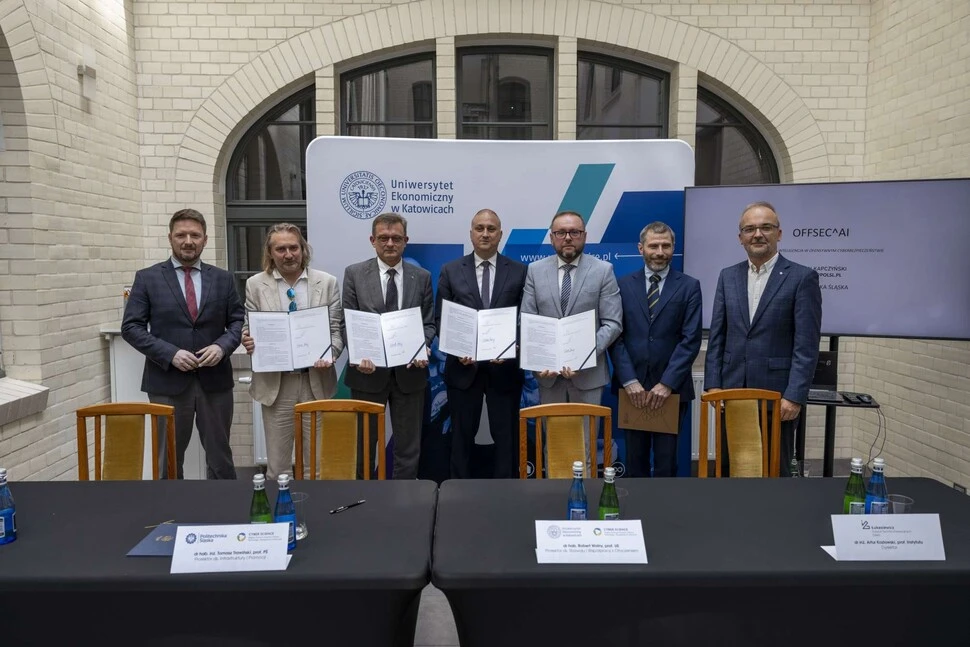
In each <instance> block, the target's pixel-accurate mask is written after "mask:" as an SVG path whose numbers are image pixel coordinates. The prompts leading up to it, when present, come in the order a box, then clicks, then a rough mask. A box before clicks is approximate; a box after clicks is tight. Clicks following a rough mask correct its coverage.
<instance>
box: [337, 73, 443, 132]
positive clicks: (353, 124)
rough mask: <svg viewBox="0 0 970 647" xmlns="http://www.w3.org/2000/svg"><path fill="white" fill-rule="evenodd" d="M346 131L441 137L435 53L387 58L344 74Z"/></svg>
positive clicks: (343, 108) (344, 125)
mask: <svg viewBox="0 0 970 647" xmlns="http://www.w3.org/2000/svg"><path fill="white" fill-rule="evenodd" d="M340 90H341V126H340V133H341V134H342V135H351V136H361V137H423V138H431V137H434V136H435V97H434V55H433V54H421V55H419V56H410V57H407V58H399V59H394V60H392V61H384V62H382V63H379V64H377V65H369V66H367V67H363V68H360V69H357V70H353V71H350V72H347V73H345V74H343V75H341V77H340Z"/></svg>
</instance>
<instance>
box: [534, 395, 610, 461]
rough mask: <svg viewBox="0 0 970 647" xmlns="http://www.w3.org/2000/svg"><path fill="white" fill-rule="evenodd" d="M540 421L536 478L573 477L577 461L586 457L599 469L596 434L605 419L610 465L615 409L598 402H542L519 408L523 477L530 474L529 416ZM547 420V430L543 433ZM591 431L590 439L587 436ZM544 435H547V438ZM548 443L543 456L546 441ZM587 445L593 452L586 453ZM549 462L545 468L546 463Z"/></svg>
mask: <svg viewBox="0 0 970 647" xmlns="http://www.w3.org/2000/svg"><path fill="white" fill-rule="evenodd" d="M530 419H532V420H535V425H536V478H572V477H573V462H574V461H578V460H583V461H584V462H585V463H588V464H589V465H590V466H591V467H592V470H593V472H594V473H593V474H592V475H590V476H595V475H596V474H595V472H596V436H597V427H598V423H599V421H600V420H603V465H604V466H608V465H610V462H611V461H610V450H611V449H612V445H613V412H612V411H611V410H610V408H609V407H601V406H600V405H598V404H582V403H578V402H564V403H560V404H540V405H538V406H535V407H527V408H525V409H522V410H520V411H519V478H523V479H524V478H527V477H528V461H529V457H528V447H527V439H526V430H527V429H528V423H529V420H530ZM543 420H545V421H546V422H545V428H546V433H545V434H543V433H542V431H543ZM586 433H589V443H588V445H587V443H586V442H584V436H585V434H586ZM543 435H544V436H545V438H543ZM544 443H545V445H547V447H546V451H545V454H546V456H543V444H544ZM587 447H588V448H589V454H587V453H586V449H587ZM544 462H546V463H547V464H546V465H545V471H544V472H543V463H544Z"/></svg>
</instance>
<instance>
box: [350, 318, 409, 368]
mask: <svg viewBox="0 0 970 647" xmlns="http://www.w3.org/2000/svg"><path fill="white" fill-rule="evenodd" d="M344 324H345V325H346V326H347V351H348V353H349V357H348V360H347V361H349V362H350V363H351V364H360V362H361V360H365V359H369V360H370V361H372V362H374V366H381V367H387V368H393V367H395V366H405V365H407V364H410V363H411V362H412V361H414V360H416V359H427V358H428V350H427V345H426V344H425V341H424V320H423V319H422V318H421V308H408V309H407V310H395V311H394V312H385V313H384V314H378V313H376V312H361V311H360V310H344Z"/></svg>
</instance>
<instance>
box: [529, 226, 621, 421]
mask: <svg viewBox="0 0 970 647" xmlns="http://www.w3.org/2000/svg"><path fill="white" fill-rule="evenodd" d="M549 239H550V241H552V246H553V248H554V249H555V250H556V255H555V256H550V257H549V258H544V259H542V260H541V261H535V262H534V263H532V264H530V265H529V270H528V272H527V273H526V277H525V289H524V291H523V294H522V312H525V313H529V314H538V315H542V316H544V317H555V318H557V319H561V318H563V317H568V316H570V315H575V314H579V313H581V312H586V311H587V310H593V311H594V312H595V313H596V366H593V367H591V368H586V369H582V370H576V368H577V367H571V366H563V367H562V369H561V370H560V371H558V372H556V371H542V372H540V373H537V374H536V380H537V381H538V382H539V400H540V402H542V403H543V404H549V403H551V402H585V403H588V404H600V398H601V396H602V392H603V387H604V386H605V385H606V384H608V383H609V381H610V374H609V369H608V368H607V365H606V351H607V349H608V348H609V347H610V345H611V344H612V343H613V342H614V341H616V338H617V337H619V336H620V332H622V330H623V328H622V323H621V322H622V320H623V306H622V304H621V303H620V289H619V288H618V287H617V284H616V277H615V276H614V274H613V266H612V265H611V264H610V263H607V262H605V261H601V260H600V259H598V258H593V257H592V256H587V255H584V254H583V247H585V245H586V223H585V222H583V218H582V216H580V215H579V214H578V213H574V212H572V211H562V212H560V213H557V214H556V216H555V217H554V218H553V219H552V225H551V226H550V233H549Z"/></svg>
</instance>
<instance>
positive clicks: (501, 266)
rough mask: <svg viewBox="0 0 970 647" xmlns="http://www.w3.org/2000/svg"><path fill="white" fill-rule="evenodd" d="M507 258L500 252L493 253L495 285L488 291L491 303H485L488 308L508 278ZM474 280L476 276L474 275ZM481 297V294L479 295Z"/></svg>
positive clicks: (495, 299)
mask: <svg viewBox="0 0 970 647" xmlns="http://www.w3.org/2000/svg"><path fill="white" fill-rule="evenodd" d="M510 272H511V270H509V259H508V258H506V257H505V256H502V255H501V254H496V255H495V285H494V286H493V287H492V291H491V292H490V293H489V296H490V297H491V303H489V304H487V305H488V307H489V308H491V307H492V305H493V304H494V303H495V302H496V301H497V299H498V296H497V295H499V294H502V290H504V289H505V283H506V281H508V280H509V273H510ZM475 278H476V280H477V279H478V277H475ZM479 298H481V295H479Z"/></svg>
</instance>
